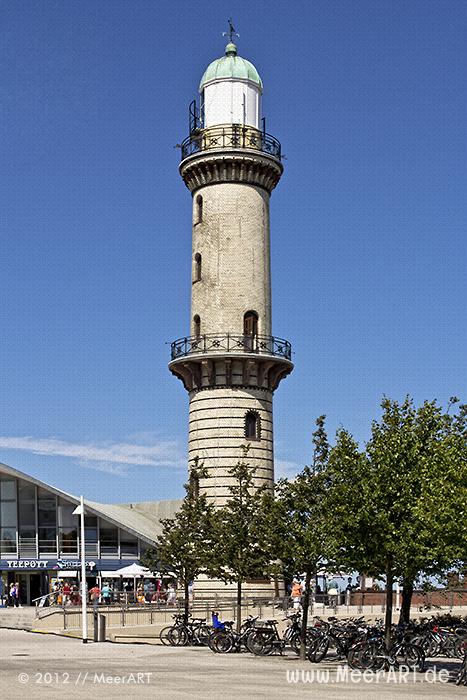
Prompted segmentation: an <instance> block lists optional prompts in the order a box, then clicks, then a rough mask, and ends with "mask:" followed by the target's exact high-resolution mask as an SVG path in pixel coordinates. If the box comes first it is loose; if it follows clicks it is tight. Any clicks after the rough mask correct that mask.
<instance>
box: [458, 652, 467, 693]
mask: <svg viewBox="0 0 467 700" xmlns="http://www.w3.org/2000/svg"><path fill="white" fill-rule="evenodd" d="M456 685H467V653H466V654H465V655H464V659H463V661H462V663H461V667H460V669H459V673H458V674H457V678H456Z"/></svg>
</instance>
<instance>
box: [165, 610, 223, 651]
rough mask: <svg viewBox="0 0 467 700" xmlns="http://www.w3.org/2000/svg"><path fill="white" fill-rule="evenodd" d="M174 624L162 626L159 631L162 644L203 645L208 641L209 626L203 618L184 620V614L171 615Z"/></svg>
mask: <svg viewBox="0 0 467 700" xmlns="http://www.w3.org/2000/svg"><path fill="white" fill-rule="evenodd" d="M172 617H173V619H174V620H175V624H173V625H168V626H167V627H164V628H163V629H162V630H161V631H160V633H159V639H160V640H161V642H162V644H164V645H166V646H167V645H170V646H186V645H187V644H196V645H199V646H205V645H206V644H207V643H208V639H209V635H210V633H211V628H210V627H209V626H208V625H207V623H206V620H205V619H204V618H196V617H194V618H192V619H191V620H190V619H188V620H185V616H184V615H173V616H172Z"/></svg>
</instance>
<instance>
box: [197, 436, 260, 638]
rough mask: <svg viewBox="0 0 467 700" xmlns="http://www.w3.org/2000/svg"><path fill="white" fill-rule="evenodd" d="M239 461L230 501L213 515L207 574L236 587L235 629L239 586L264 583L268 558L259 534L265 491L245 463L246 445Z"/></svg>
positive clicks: (234, 472) (239, 598)
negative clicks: (255, 581)
mask: <svg viewBox="0 0 467 700" xmlns="http://www.w3.org/2000/svg"><path fill="white" fill-rule="evenodd" d="M241 450H242V459H240V460H239V461H238V462H237V463H236V464H235V465H234V466H233V467H232V468H231V469H229V470H228V473H229V476H230V477H231V479H232V484H231V485H230V486H229V491H230V498H228V500H227V501H226V503H225V505H223V506H222V507H220V508H218V509H217V510H216V512H215V517H214V519H213V528H212V547H211V550H210V553H209V558H208V561H207V571H208V573H209V575H210V576H211V577H213V578H218V579H220V580H221V581H224V582H225V583H236V584H237V626H238V629H240V626H241V596H242V584H243V583H244V582H245V581H247V579H250V578H261V579H264V577H265V571H266V569H267V565H268V563H269V562H268V556H267V553H266V552H265V551H264V549H263V547H262V539H263V538H262V535H261V533H260V522H261V518H260V507H261V499H262V496H263V494H264V493H265V491H266V488H265V487H259V488H258V487H257V486H256V485H255V483H254V474H255V469H254V468H253V467H251V466H250V465H249V463H248V462H247V458H248V451H249V445H242V446H241Z"/></svg>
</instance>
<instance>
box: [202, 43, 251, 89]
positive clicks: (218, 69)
mask: <svg viewBox="0 0 467 700" xmlns="http://www.w3.org/2000/svg"><path fill="white" fill-rule="evenodd" d="M223 78H233V79H235V78H237V79H239V80H249V81H250V82H252V83H256V85H257V86H258V87H259V89H260V90H261V91H262V90H263V83H262V80H261V78H260V77H259V73H258V71H257V70H256V68H255V67H254V65H253V64H252V63H250V61H247V60H246V58H242V57H241V56H238V54H237V47H236V46H235V44H232V43H230V44H227V46H226V47H225V56H222V57H221V58H217V59H216V60H215V61H213V62H212V63H210V64H209V66H208V67H207V68H206V70H205V71H204V75H203V77H202V78H201V82H200V84H199V91H200V92H201V91H202V90H203V88H204V87H205V85H206V83H209V82H211V81H212V80H222V79H223Z"/></svg>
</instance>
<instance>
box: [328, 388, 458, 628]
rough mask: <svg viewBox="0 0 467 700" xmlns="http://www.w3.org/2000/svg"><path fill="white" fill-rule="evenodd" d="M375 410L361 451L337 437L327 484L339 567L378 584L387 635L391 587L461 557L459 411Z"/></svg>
mask: <svg viewBox="0 0 467 700" xmlns="http://www.w3.org/2000/svg"><path fill="white" fill-rule="evenodd" d="M381 406H382V409H383V413H382V418H381V420H380V421H379V422H378V421H374V422H373V425H372V431H371V438H370V440H369V441H368V443H367V445H366V449H365V450H364V451H362V452H359V450H358V448H357V446H356V445H355V444H354V443H353V444H352V439H351V437H350V436H349V435H348V434H347V433H346V432H345V431H340V432H339V433H338V435H337V442H336V446H335V448H333V449H332V450H331V455H330V459H329V465H330V475H329V476H330V479H331V481H332V489H331V493H332V498H331V501H332V504H333V513H334V515H337V514H338V516H339V517H338V519H337V521H336V523H335V527H336V531H337V532H339V539H340V545H341V560H342V561H343V562H345V563H346V564H347V565H349V566H353V567H354V568H356V569H358V570H360V571H366V572H368V573H370V574H373V575H375V576H381V575H384V576H385V577H386V584H387V585H386V589H387V600H386V632H387V634H389V629H390V624H391V621H392V583H393V581H394V579H395V578H396V577H397V578H399V577H401V578H402V579H403V580H404V581H405V582H408V583H409V582H411V583H413V581H414V579H415V578H416V576H417V575H418V574H419V573H420V572H425V573H439V572H440V571H442V570H444V569H446V568H447V567H448V566H450V565H452V564H453V562H454V561H455V560H456V559H460V558H462V557H463V556H464V557H465V552H466V549H467V537H466V534H467V532H466V524H465V509H466V502H467V498H466V495H467V493H466V484H467V475H466V462H465V410H464V408H463V407H461V410H460V411H459V413H458V414H457V415H456V416H449V414H448V413H447V412H443V410H442V409H441V408H440V407H439V406H438V405H437V404H436V402H435V401H431V402H428V401H425V402H424V403H423V404H422V405H421V406H420V407H419V408H415V406H414V404H413V400H412V399H410V398H409V397H407V398H406V400H405V401H404V402H403V403H399V402H397V401H391V400H390V399H387V398H384V399H383V401H382V404H381ZM349 448H350V449H349ZM462 514H463V516H462Z"/></svg>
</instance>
